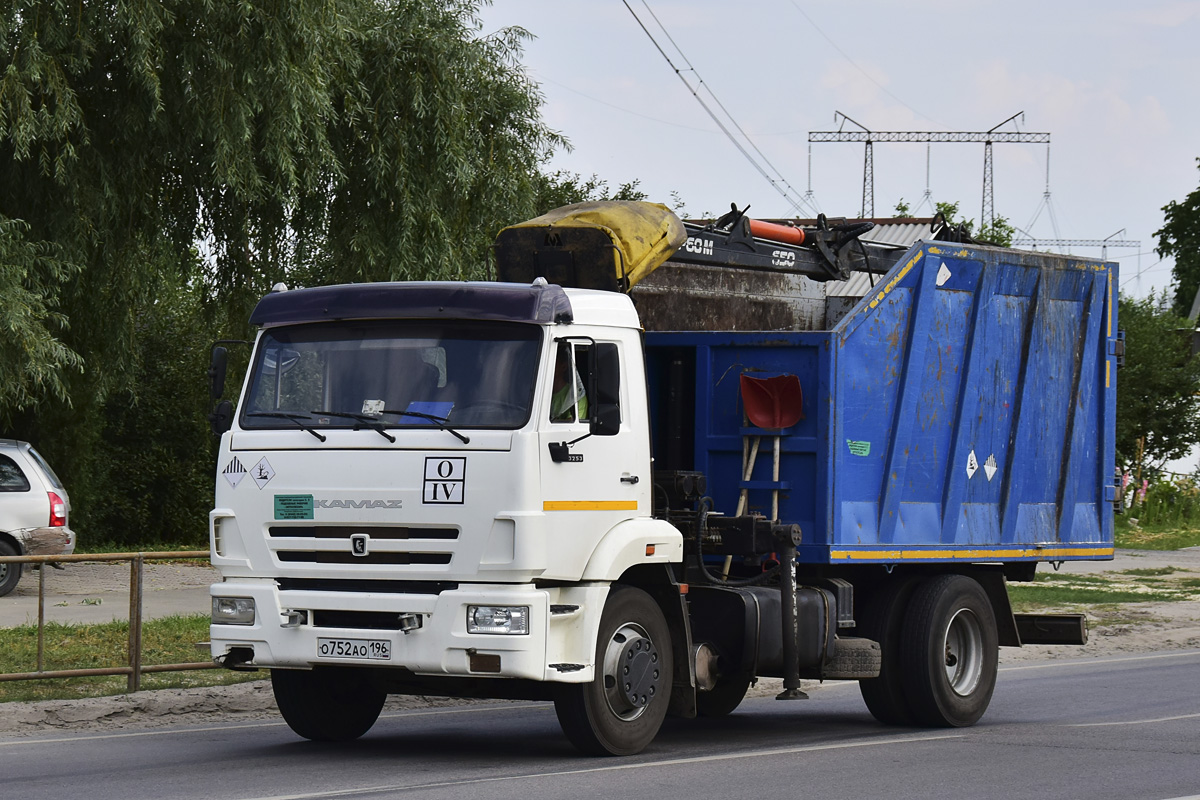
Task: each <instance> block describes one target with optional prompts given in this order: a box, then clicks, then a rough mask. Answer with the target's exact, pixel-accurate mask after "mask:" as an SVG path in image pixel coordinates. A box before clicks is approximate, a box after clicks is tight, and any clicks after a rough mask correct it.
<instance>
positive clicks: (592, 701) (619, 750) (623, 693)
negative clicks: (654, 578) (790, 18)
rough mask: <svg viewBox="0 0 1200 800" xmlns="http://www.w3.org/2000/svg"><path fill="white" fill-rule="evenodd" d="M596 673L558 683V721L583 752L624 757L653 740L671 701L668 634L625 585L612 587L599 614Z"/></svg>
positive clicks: (643, 598) (652, 606)
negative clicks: (574, 681) (582, 679)
mask: <svg viewBox="0 0 1200 800" xmlns="http://www.w3.org/2000/svg"><path fill="white" fill-rule="evenodd" d="M595 664H596V675H595V677H594V678H593V679H592V680H591V681H590V682H588V683H578V684H560V685H559V687H558V690H557V692H556V694H555V698H554V711H555V713H556V714H557V715H558V722H559V725H561V726H562V729H563V733H565V734H566V736H567V738H568V739H569V740H570V741H571V744H573V745H575V746H576V747H577V748H579V749H580V750H582V751H583V752H584V753H587V754H589V755H598V756H604V755H613V756H630V755H634V754H636V753H640V752H641V751H642V750H643V749H645V747H646V745H648V744H650V742H651V741H653V740H654V737H655V736H656V735H657V734H658V729H659V728H660V727H661V726H662V722H663V718H664V717H665V716H666V714H667V705H668V704H669V703H670V700H671V683H672V672H671V669H672V662H671V634H670V631H669V630H668V628H667V620H666V618H665V617H664V616H663V613H662V610H661V609H660V608H659V607H658V604H657V603H655V602H654V600H653V599H652V598H651V597H650V595H648V594H646V593H645V592H643V591H642V590H641V589H636V588H633V587H630V586H614V587H613V589H612V591H611V592H610V593H609V595H608V601H607V602H606V603H605V604H604V612H603V613H602V614H601V615H600V630H599V633H598V635H597V637H596V660H595Z"/></svg>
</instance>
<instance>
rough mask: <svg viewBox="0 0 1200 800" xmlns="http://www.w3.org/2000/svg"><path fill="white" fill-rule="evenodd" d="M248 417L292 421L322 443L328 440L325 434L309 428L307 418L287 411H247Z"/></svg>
mask: <svg viewBox="0 0 1200 800" xmlns="http://www.w3.org/2000/svg"><path fill="white" fill-rule="evenodd" d="M246 416H247V417H273V418H275V419H290V420H291V421H292V422H294V423H296V424H297V425H299V426H300V428H301V429H302V430H305V431H307V432H308V433H311V434H312V435H313V436H315V437H317V438H318V439H320V440H321V441H322V442H323V441H325V439H326V437H325V435H324V434H322V433H320V432H319V431H316V430H313V429H312V428H311V427H309V426H308V425H307V424H306V423H305V422H304V420H305V416H303V415H301V414H289V413H287V412H286V411H247V412H246Z"/></svg>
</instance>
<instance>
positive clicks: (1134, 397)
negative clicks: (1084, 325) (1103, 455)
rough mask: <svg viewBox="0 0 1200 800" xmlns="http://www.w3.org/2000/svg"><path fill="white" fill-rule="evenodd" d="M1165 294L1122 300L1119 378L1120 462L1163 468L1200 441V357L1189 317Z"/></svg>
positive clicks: (1118, 442) (1118, 454)
mask: <svg viewBox="0 0 1200 800" xmlns="http://www.w3.org/2000/svg"><path fill="white" fill-rule="evenodd" d="M1165 300H1166V296H1165V295H1164V296H1163V297H1162V298H1156V297H1149V298H1146V299H1144V300H1131V299H1128V298H1124V297H1122V298H1121V301H1120V315H1119V318H1120V320H1121V327H1122V328H1124V329H1125V367H1124V369H1122V370H1121V372H1120V375H1119V379H1118V381H1117V461H1118V463H1119V464H1120V465H1121V466H1123V467H1126V468H1133V467H1137V466H1142V467H1161V466H1162V465H1163V464H1165V463H1166V462H1168V461H1170V460H1172V459H1175V458H1180V457H1182V456H1184V455H1186V454H1187V452H1188V450H1189V449H1190V448H1191V447H1192V446H1193V445H1195V444H1198V443H1200V401H1198V398H1197V395H1196V390H1197V386H1198V385H1200V383H1198V382H1200V358H1196V357H1193V356H1192V351H1191V346H1192V345H1191V335H1190V330H1188V329H1189V327H1190V326H1189V325H1188V321H1187V320H1186V319H1183V318H1181V317H1178V316H1176V315H1175V314H1173V313H1172V312H1171V311H1169V310H1163V309H1162V306H1163V305H1164V301H1165Z"/></svg>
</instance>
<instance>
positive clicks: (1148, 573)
mask: <svg viewBox="0 0 1200 800" xmlns="http://www.w3.org/2000/svg"><path fill="white" fill-rule="evenodd" d="M1176 572H1183V570H1181V569H1180V568H1179V567H1139V568H1137V569H1123V570H1121V574H1122V575H1139V576H1141V577H1146V578H1153V577H1158V576H1161V575H1171V574H1174V573H1176Z"/></svg>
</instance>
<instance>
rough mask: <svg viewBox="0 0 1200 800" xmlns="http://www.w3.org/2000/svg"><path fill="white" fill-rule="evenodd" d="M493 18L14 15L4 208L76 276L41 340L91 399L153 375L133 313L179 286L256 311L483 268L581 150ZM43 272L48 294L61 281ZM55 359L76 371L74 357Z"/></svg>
mask: <svg viewBox="0 0 1200 800" xmlns="http://www.w3.org/2000/svg"><path fill="white" fill-rule="evenodd" d="M476 12H477V0H450V1H449V2H431V1H430V0H391V1H390V2H382V0H345V1H344V2H339V3H326V2H323V1H320V2H319V1H318V0H288V2H279V0H274V1H272V0H255V1H253V2H240V3H212V2H210V0H170V1H169V2H162V0H99V1H98V2H89V3H74V2H66V0H42V2H33V1H32V0H26V1H25V2H17V3H15V4H13V5H11V6H10V11H9V13H8V14H7V15H6V18H5V19H3V20H0V54H2V55H0V57H3V58H4V59H5V61H6V62H7V63H6V64H5V65H4V68H3V75H2V77H0V218H5V219H7V220H21V221H22V222H23V223H24V225H25V226H26V229H25V231H24V238H25V241H24V242H22V244H23V245H28V246H32V247H35V248H38V247H41V246H42V245H41V244H40V243H43V242H44V243H48V244H49V245H50V246H52V247H53V248H55V249H56V252H57V254H58V257H59V258H61V260H62V264H63V265H64V268H69V269H72V270H74V271H75V280H74V281H73V282H72V283H71V284H70V285H69V286H67V287H65V288H64V290H63V292H62V294H61V296H60V297H58V298H56V299H53V298H52V299H50V302H51V304H52V305H51V306H49V307H48V308H47V309H46V312H45V313H43V314H42V318H43V322H42V327H43V328H44V327H46V324H47V323H50V324H51V327H50V328H49V329H48V330H50V331H51V332H53V333H54V334H56V335H57V336H58V337H59V339H60V341H61V343H62V344H63V346H64V347H66V348H68V349H69V350H71V351H73V352H74V353H76V354H77V355H78V356H81V357H82V358H83V360H84V363H85V364H86V365H87V371H86V375H87V376H88V380H89V382H90V385H89V389H92V390H98V391H100V392H101V393H103V392H105V391H107V390H108V388H110V387H111V386H112V385H114V384H113V382H114V381H119V380H121V378H122V376H123V374H124V370H125V369H127V368H129V367H130V366H131V363H130V354H131V353H132V347H131V345H132V341H133V330H134V324H135V316H136V315H135V314H134V313H133V310H134V309H137V308H141V307H144V306H145V304H146V303H147V302H149V301H150V300H151V299H152V298H153V297H154V296H155V295H156V293H157V291H158V290H159V289H160V288H161V281H164V280H168V282H169V280H170V279H171V278H174V279H176V280H175V282H176V283H178V282H179V279H180V278H182V279H185V280H187V281H197V282H199V283H200V284H201V285H203V286H204V287H205V288H206V290H207V299H208V300H209V301H212V302H219V303H221V304H225V305H227V306H230V307H238V306H240V308H238V310H239V311H244V310H245V308H246V307H247V306H248V304H249V303H250V302H252V301H253V299H255V298H257V296H258V295H259V294H261V292H262V291H263V290H264V289H265V288H267V287H269V286H270V285H271V284H272V283H274V282H276V281H279V280H293V281H299V282H305V283H315V282H322V283H324V282H337V281H347V280H380V279H401V278H412V277H422V278H429V277H441V278H459V277H466V276H474V275H478V274H481V269H482V267H483V266H484V264H483V256H484V254H485V253H486V249H487V247H488V245H489V244H490V242H491V238H492V236H493V235H494V233H495V231H496V230H498V229H499V227H501V225H502V224H504V223H507V222H511V221H512V220H513V219H515V218H522V217H524V216H526V215H528V214H529V212H531V211H532V204H533V198H534V193H535V188H536V187H535V185H534V183H535V181H536V175H537V166H538V164H539V162H540V161H541V160H542V159H543V158H544V156H545V153H546V152H547V151H548V149H549V148H551V147H553V146H554V145H555V144H556V143H557V142H558V138H557V137H556V135H555V134H553V133H552V132H551V131H549V130H548V129H547V128H546V127H545V126H544V125H543V124H542V123H541V121H540V118H539V116H538V106H539V102H540V96H539V94H538V92H537V90H536V88H535V87H534V86H533V85H532V84H530V83H529V81H528V80H527V79H526V78H525V76H524V73H523V72H522V71H521V70H520V68H519V65H518V63H517V61H516V58H517V56H518V54H519V52H520V42H521V39H522V37H523V36H524V35H525V34H524V33H523V32H522V31H520V30H515V29H513V30H506V31H502V32H500V33H498V34H495V35H492V36H487V37H485V36H481V35H479V32H478V29H477V27H478V22H477V16H476ZM9 239H12V236H11V235H10V236H8V237H6V241H7V240H9ZM197 242H200V243H202V244H203V249H204V253H205V256H206V259H205V260H204V261H202V262H197V261H196V259H195V258H194V257H193V248H194V247H195V246H196V244H197ZM15 246H16V245H15V244H12V245H8V246H5V249H4V251H3V252H4V253H5V258H4V260H5V261H12V260H15V259H13V258H12V257H11V256H9V255H7V254H8V253H9V252H10V251H11V250H12V249H13V247H15ZM25 253H26V255H25V256H24V257H23V260H24V261H25V262H27V263H28V262H29V256H28V247H26V250H25ZM197 263H200V264H201V267H202V268H201V269H199V270H197V271H195V272H193V271H192V270H193V269H194V267H195V265H196V264H197ZM34 266H35V267H36V268H37V269H36V271H35V273H34V279H35V280H39V279H44V278H46V277H48V276H53V274H54V272H53V269H54V266H53V265H52V264H49V263H40V264H34ZM5 277H6V282H5V286H4V288H5V289H7V288H8V287H9V286H11V285H12V279H11V278H10V277H8V276H7V274H6V276H5ZM51 311H53V312H57V313H58V314H61V315H65V320H66V321H69V325H70V327H69V328H67V327H65V326H63V325H62V324H61V323H62V322H63V321H64V320H63V318H62V317H53V316H52V315H50V313H49V312H51ZM51 364H52V366H56V367H57V375H58V379H59V380H60V381H69V375H68V373H67V372H66V371H65V369H64V368H66V367H69V366H71V358H70V357H69V356H67V355H66V354H65V353H64V354H62V357H60V358H59V359H58V362H57V364H55V362H51Z"/></svg>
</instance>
